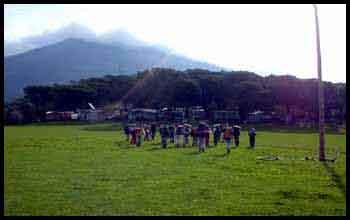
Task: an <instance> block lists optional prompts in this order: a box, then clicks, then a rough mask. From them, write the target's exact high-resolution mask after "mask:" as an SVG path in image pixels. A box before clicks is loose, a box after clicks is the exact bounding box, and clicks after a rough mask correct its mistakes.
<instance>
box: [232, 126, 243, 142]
mask: <svg viewBox="0 0 350 220" xmlns="http://www.w3.org/2000/svg"><path fill="white" fill-rule="evenodd" d="M240 130H241V127H239V126H238V125H235V126H233V138H234V140H235V146H236V147H238V145H239V136H240V134H241V132H240Z"/></svg>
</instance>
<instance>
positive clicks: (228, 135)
mask: <svg viewBox="0 0 350 220" xmlns="http://www.w3.org/2000/svg"><path fill="white" fill-rule="evenodd" d="M232 136H233V131H232V127H230V126H228V125H227V126H226V128H225V131H224V140H225V142H226V153H227V154H229V153H230V151H231V140H232Z"/></svg>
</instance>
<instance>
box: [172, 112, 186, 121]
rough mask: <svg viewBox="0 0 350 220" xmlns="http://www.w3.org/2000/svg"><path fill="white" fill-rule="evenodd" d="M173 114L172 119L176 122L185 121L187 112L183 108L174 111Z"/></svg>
mask: <svg viewBox="0 0 350 220" xmlns="http://www.w3.org/2000/svg"><path fill="white" fill-rule="evenodd" d="M171 116H172V117H171V119H172V121H174V122H183V121H184V120H185V112H184V111H183V110H175V111H172V112H171Z"/></svg>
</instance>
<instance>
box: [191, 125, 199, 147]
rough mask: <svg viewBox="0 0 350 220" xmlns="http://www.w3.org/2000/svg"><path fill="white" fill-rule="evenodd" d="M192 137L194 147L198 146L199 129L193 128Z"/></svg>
mask: <svg viewBox="0 0 350 220" xmlns="http://www.w3.org/2000/svg"><path fill="white" fill-rule="evenodd" d="M191 137H192V146H196V145H197V144H198V138H197V128H196V127H192V129H191Z"/></svg>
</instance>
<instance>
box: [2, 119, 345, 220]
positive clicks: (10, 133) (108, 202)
mask: <svg viewBox="0 0 350 220" xmlns="http://www.w3.org/2000/svg"><path fill="white" fill-rule="evenodd" d="M243 129H244V130H243V131H242V133H241V144H240V147H239V148H237V149H233V150H232V151H231V154H230V155H229V156H228V157H227V156H225V155H224V153H225V147H224V144H223V143H220V144H219V145H218V146H217V147H211V148H209V149H208V150H207V151H206V152H205V153H202V154H198V153H197V151H198V150H197V149H196V148H194V147H187V148H174V146H172V145H171V146H170V148H169V149H161V148H160V143H159V142H160V140H159V134H158V135H157V138H156V141H155V142H154V143H152V142H148V143H146V144H144V146H142V147H140V148H136V147H134V146H130V145H129V144H127V143H126V141H125V137H124V135H123V133H122V131H121V127H120V125H118V124H101V125H70V126H63V125H50V126H45V125H43V124H40V125H30V126H29V125H28V126H9V127H5V129H4V135H5V142H4V144H5V146H4V155H5V157H4V159H5V161H4V166H5V167H4V184H5V185H4V186H5V188H4V192H5V195H4V208H5V215H345V210H346V200H345V198H346V197H345V183H346V166H345V160H346V156H345V149H346V148H345V143H346V136H345V134H341V135H340V134H327V135H326V143H327V146H326V150H327V156H328V157H332V156H333V155H334V152H333V150H334V148H333V146H339V147H340V157H339V158H338V159H337V160H336V161H335V163H330V162H325V163H322V162H318V161H313V160H303V158H304V157H305V156H317V141H318V136H317V134H316V133H314V131H312V130H310V131H305V132H299V131H298V132H296V131H293V130H288V129H284V131H283V132H277V131H271V130H270V129H267V130H265V129H263V128H259V129H258V130H257V145H256V149H255V150H252V149H249V148H247V146H248V136H247V131H246V130H245V129H246V128H245V127H243ZM275 129H277V128H275ZM58 134H59V135H58ZM266 155H274V156H279V157H280V158H281V160H276V161H264V160H258V159H257V157H259V156H266Z"/></svg>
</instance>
